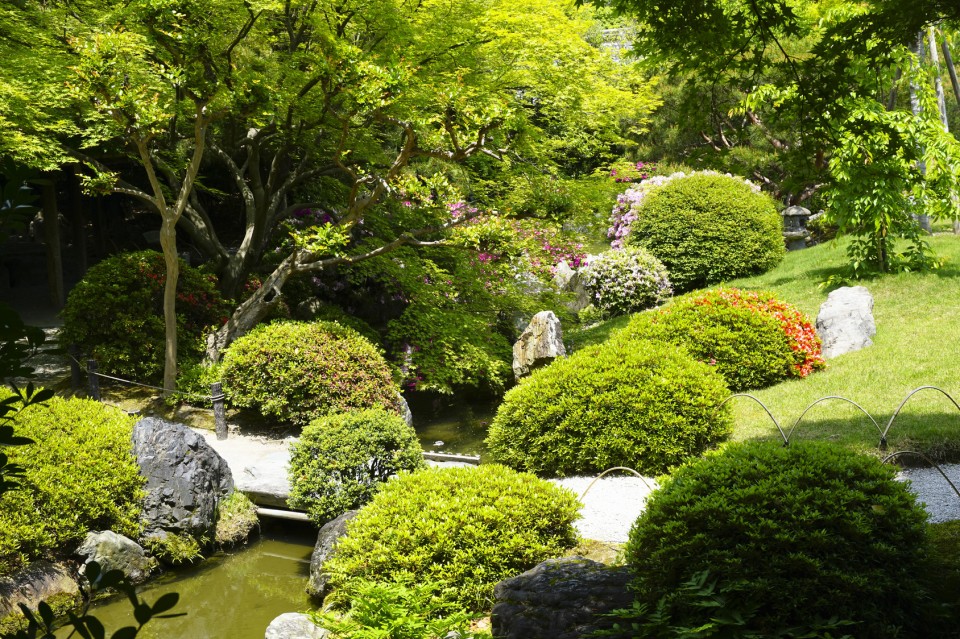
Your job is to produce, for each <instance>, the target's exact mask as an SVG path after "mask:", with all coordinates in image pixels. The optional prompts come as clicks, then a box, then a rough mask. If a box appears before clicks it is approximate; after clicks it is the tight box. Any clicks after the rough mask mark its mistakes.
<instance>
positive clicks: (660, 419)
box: [487, 340, 732, 475]
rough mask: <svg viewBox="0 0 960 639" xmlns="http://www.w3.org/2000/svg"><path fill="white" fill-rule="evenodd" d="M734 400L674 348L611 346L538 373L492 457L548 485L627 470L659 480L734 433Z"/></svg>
mask: <svg viewBox="0 0 960 639" xmlns="http://www.w3.org/2000/svg"><path fill="white" fill-rule="evenodd" d="M729 394H730V392H729V391H728V390H727V387H726V385H725V384H724V382H723V379H722V378H721V377H720V375H718V374H717V372H716V371H715V370H713V369H712V368H711V367H710V366H708V365H707V364H703V363H701V362H697V361H696V360H694V359H693V358H692V357H690V355H688V354H687V353H685V352H684V351H682V350H681V349H678V348H677V347H675V346H673V345H671V344H662V343H656V342H643V341H629V340H620V341H616V340H614V341H609V342H606V343H604V344H600V345H598V346H590V347H587V348H585V349H582V350H580V351H577V352H576V353H574V354H573V355H571V356H570V357H566V358H563V359H557V360H555V361H554V362H553V363H552V364H550V365H549V366H546V367H544V368H541V369H537V370H535V371H534V372H533V374H532V375H531V376H530V377H527V378H525V379H523V380H522V381H521V382H520V384H518V385H517V386H515V387H514V388H512V389H510V391H508V392H507V394H506V395H505V396H504V399H503V403H502V404H501V405H500V408H499V409H498V410H497V414H496V416H495V417H494V419H493V422H492V423H491V425H490V433H489V435H488V436H487V446H488V448H489V451H490V455H491V457H492V458H493V459H494V460H495V461H497V462H500V463H503V464H506V465H507V466H510V467H512V468H517V469H520V470H526V471H530V472H534V473H537V474H540V475H576V474H586V473H591V474H592V473H598V472H601V471H603V470H606V469H607V468H611V467H613V466H628V467H630V468H634V469H635V470H638V471H640V472H642V473H647V474H658V473H663V472H666V471H667V470H669V469H670V468H671V467H673V466H676V465H677V464H680V463H681V462H683V461H685V460H686V459H688V458H689V457H692V456H696V455H699V454H701V453H702V452H703V451H704V450H706V449H707V448H708V447H709V446H712V445H714V444H716V443H717V442H719V441H721V440H723V439H724V438H725V437H726V436H727V435H728V434H729V433H730V431H731V429H732V422H731V418H730V413H729V410H728V407H723V408H720V409H719V410H718V409H717V406H718V405H719V404H720V403H721V402H722V401H723V400H724V399H726V397H727V396H729Z"/></svg>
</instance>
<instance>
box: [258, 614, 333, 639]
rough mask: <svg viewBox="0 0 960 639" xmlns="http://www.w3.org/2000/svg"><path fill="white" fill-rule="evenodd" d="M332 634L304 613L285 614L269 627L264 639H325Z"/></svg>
mask: <svg viewBox="0 0 960 639" xmlns="http://www.w3.org/2000/svg"><path fill="white" fill-rule="evenodd" d="M328 636H330V633H329V632H327V631H326V630H324V629H323V628H321V627H320V626H318V625H317V624H315V623H313V622H312V621H311V620H310V617H308V616H307V615H305V614H303V613H302V612H285V613H283V614H282V615H280V616H279V617H277V618H276V619H274V620H273V621H271V622H270V625H269V626H267V632H266V634H265V635H264V639H325V637H328Z"/></svg>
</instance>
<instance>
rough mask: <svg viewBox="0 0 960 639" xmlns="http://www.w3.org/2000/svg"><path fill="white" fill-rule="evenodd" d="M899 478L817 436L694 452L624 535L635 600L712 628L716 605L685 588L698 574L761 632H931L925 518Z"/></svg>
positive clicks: (866, 635) (868, 636) (869, 635)
mask: <svg viewBox="0 0 960 639" xmlns="http://www.w3.org/2000/svg"><path fill="white" fill-rule="evenodd" d="M895 473H896V470H895V468H893V467H892V466H890V465H885V464H883V463H881V462H880V461H879V460H877V459H875V458H871V457H869V456H866V455H861V454H858V453H854V452H852V451H848V450H845V449H843V448H842V447H839V446H836V445H835V444H832V443H825V442H803V443H798V444H792V445H791V446H789V447H783V446H780V445H777V444H775V443H769V442H752V443H738V444H731V445H729V446H727V447H725V448H724V449H723V450H721V451H717V452H716V453H711V454H708V455H707V456H706V457H704V458H703V459H699V460H696V461H693V462H691V463H690V464H688V465H685V466H683V467H682V468H680V469H678V470H677V471H676V472H675V473H673V475H672V476H671V477H670V478H669V479H668V480H667V481H666V482H665V484H664V485H663V486H662V487H661V489H660V490H658V491H656V492H654V493H653V495H652V496H651V498H650V500H649V501H648V503H647V506H646V509H645V511H644V512H643V514H641V516H640V517H639V518H638V520H637V521H636V523H635V524H634V527H633V529H632V530H631V532H630V540H629V542H628V544H627V547H626V549H625V556H626V559H627V562H628V563H629V564H630V565H631V566H632V567H633V568H634V570H635V572H636V575H637V577H636V581H635V583H634V587H635V588H636V591H637V593H638V601H639V602H641V603H643V604H645V605H646V606H648V609H649V610H651V611H652V610H653V609H654V607H655V606H657V605H658V603H659V604H661V605H662V606H664V608H663V609H662V610H660V611H659V612H661V613H667V614H668V615H670V616H671V617H672V618H671V622H672V623H674V624H676V625H685V624H689V625H690V626H692V627H696V626H697V625H698V624H702V623H707V622H709V620H710V618H711V617H712V616H713V615H714V612H715V611H713V610H711V609H710V608H706V609H703V608H701V609H697V607H696V606H695V605H693V604H694V600H693V599H691V598H690V597H689V596H688V595H690V594H691V593H690V592H689V591H687V590H684V589H683V585H684V584H685V583H686V582H687V581H688V580H689V579H690V578H692V577H695V576H696V575H702V574H704V572H705V571H706V573H708V574H709V577H710V579H712V580H714V582H715V585H716V588H717V591H718V593H720V594H721V595H722V597H723V599H724V602H725V605H726V606H727V608H726V609H725V610H724V611H723V612H725V613H728V614H729V615H734V614H737V613H739V614H740V615H741V616H742V617H743V618H744V619H745V620H746V624H745V626H746V627H745V628H743V629H742V630H749V631H754V632H756V633H758V636H780V635H779V634H778V633H780V632H782V631H784V630H786V629H790V628H792V629H794V631H793V632H794V636H798V635H799V634H800V632H802V631H803V630H810V629H815V628H817V627H818V626H819V625H824V624H829V622H830V621H831V620H833V621H837V620H842V621H845V622H852V625H851V626H850V627H849V629H847V628H843V631H844V632H849V633H850V634H852V636H855V637H858V638H863V639H874V638H887V637H923V636H926V635H925V629H928V628H929V625H928V624H929V622H930V619H929V614H930V613H931V611H932V608H930V609H928V608H926V607H925V605H924V600H925V599H926V597H927V593H926V592H925V586H924V579H925V578H924V577H923V575H922V569H923V567H924V565H925V564H924V562H925V559H926V555H927V547H928V541H927V536H926V525H925V524H926V518H927V515H926V513H925V512H924V510H923V507H922V506H921V505H919V504H917V503H916V501H915V499H914V496H913V494H912V493H910V491H909V488H908V486H907V485H906V484H904V483H902V482H898V481H896V480H895V479H894V475H895ZM667 593H669V595H668V596H667V597H666V599H663V597H664V595H665V594H667ZM647 620H648V621H650V619H649V618H648V619H647ZM681 622H683V623H681ZM644 636H648V635H644ZM649 636H668V635H661V634H652V635H649ZM669 636H672V635H669Z"/></svg>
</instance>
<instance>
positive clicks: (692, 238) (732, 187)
mask: <svg viewBox="0 0 960 639" xmlns="http://www.w3.org/2000/svg"><path fill="white" fill-rule="evenodd" d="M636 215H637V219H636V220H634V221H633V222H632V224H631V226H630V235H629V236H628V238H627V243H628V244H631V245H635V246H641V247H643V248H646V249H647V250H649V251H650V252H651V253H653V254H654V255H655V256H656V257H657V258H659V259H660V261H661V262H663V263H664V265H665V266H666V267H667V270H668V271H669V272H670V281H671V282H672V283H673V286H674V288H675V289H676V290H677V291H690V290H692V289H695V288H700V287H703V286H707V285H709V284H714V283H717V282H722V281H724V280H728V279H732V278H735V277H743V276H747V275H755V274H759V273H763V272H765V271H768V270H770V269H771V268H773V267H774V266H776V265H777V264H779V263H780V261H781V260H782V259H783V256H784V254H785V252H786V249H785V247H784V241H783V231H782V226H783V223H782V221H781V219H780V215H779V214H778V213H777V209H776V207H775V206H774V203H773V201H772V200H771V199H770V198H769V197H767V196H765V195H763V194H760V193H757V192H755V191H754V190H753V188H751V186H750V185H748V184H746V183H744V182H743V181H741V180H739V179H736V178H732V177H727V176H724V175H710V174H694V175H690V176H685V177H680V178H677V179H673V180H670V181H669V182H668V183H667V184H664V185H663V186H661V187H659V188H656V189H654V190H652V191H651V192H650V193H649V194H648V195H646V197H644V199H643V202H642V204H640V206H639V209H638V210H637V213H636Z"/></svg>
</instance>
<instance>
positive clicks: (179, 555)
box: [144, 532, 210, 566]
mask: <svg viewBox="0 0 960 639" xmlns="http://www.w3.org/2000/svg"><path fill="white" fill-rule="evenodd" d="M209 541H210V540H209V539H205V538H202V537H201V538H200V539H196V538H194V537H193V536H192V535H188V534H186V533H183V534H176V533H169V532H168V533H164V534H163V535H152V536H150V537H147V538H146V539H145V540H144V546H145V547H146V548H147V550H149V551H150V554H152V555H153V556H154V557H156V558H157V559H159V560H160V561H162V562H163V563H165V564H167V565H168V566H180V565H183V564H192V563H194V562H196V561H200V560H202V559H203V547H204V546H206V545H207V544H208V543H209Z"/></svg>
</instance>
